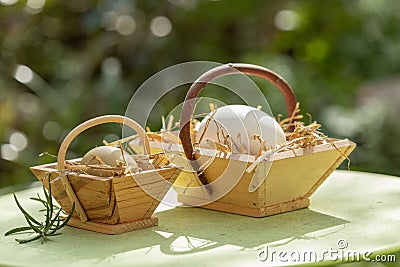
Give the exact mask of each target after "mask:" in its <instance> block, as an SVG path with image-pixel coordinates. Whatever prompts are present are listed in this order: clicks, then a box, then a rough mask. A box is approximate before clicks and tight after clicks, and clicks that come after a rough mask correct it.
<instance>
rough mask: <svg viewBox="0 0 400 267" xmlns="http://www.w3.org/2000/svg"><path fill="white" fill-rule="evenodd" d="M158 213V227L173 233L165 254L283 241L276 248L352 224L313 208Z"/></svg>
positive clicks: (193, 209)
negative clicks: (259, 213) (260, 214)
mask: <svg viewBox="0 0 400 267" xmlns="http://www.w3.org/2000/svg"><path fill="white" fill-rule="evenodd" d="M157 216H158V217H159V220H160V226H159V227H157V229H156V230H158V231H163V232H166V233H171V234H172V235H170V236H168V238H167V239H166V240H165V241H164V242H162V243H161V246H160V249H161V251H162V252H163V253H165V254H189V253H195V252H200V251H205V250H210V249H213V248H216V247H220V246H223V245H235V246H239V247H241V248H242V249H243V250H244V249H254V248H257V249H258V248H261V247H262V246H263V245H265V244H268V243H272V242H276V241H282V242H280V243H279V242H277V243H276V244H274V245H273V246H275V247H277V246H281V245H285V244H287V243H289V242H292V241H294V240H296V239H312V238H311V237H307V234H308V233H312V232H316V231H320V230H326V229H328V228H331V227H335V226H340V225H344V224H346V223H349V221H347V220H344V219H341V218H337V217H333V216H330V215H326V214H323V213H319V212H316V211H312V210H310V209H302V210H297V211H292V212H288V213H283V214H279V215H274V216H270V217H265V218H251V217H246V216H241V215H234V214H228V213H223V212H218V211H211V210H205V209H200V208H185V207H177V208H175V209H174V210H170V211H164V212H160V213H157ZM340 229H342V228H339V230H340ZM336 231H338V229H336V230H334V229H332V230H331V231H330V232H328V234H329V233H332V232H336ZM326 234H327V233H326V232H325V233H323V234H321V235H326ZM315 238H317V237H315Z"/></svg>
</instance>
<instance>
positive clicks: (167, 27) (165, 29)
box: [150, 16, 172, 37]
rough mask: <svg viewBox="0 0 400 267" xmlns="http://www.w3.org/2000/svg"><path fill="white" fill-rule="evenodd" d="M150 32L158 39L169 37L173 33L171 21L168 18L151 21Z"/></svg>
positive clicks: (162, 17)
mask: <svg viewBox="0 0 400 267" xmlns="http://www.w3.org/2000/svg"><path fill="white" fill-rule="evenodd" d="M150 30H151V33H152V34H154V35H155V36H157V37H164V36H167V35H168V34H169V33H170V32H171V31H172V24H171V21H170V20H169V19H168V18H167V17H164V16H157V17H155V18H153V20H152V21H151V24H150Z"/></svg>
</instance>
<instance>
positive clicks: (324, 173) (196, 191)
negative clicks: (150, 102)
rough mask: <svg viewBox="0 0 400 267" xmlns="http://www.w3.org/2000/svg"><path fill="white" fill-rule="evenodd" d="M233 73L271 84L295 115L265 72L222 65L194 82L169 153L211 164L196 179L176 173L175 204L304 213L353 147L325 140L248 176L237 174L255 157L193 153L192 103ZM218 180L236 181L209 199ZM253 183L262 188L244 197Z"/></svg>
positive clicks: (281, 84)
mask: <svg viewBox="0 0 400 267" xmlns="http://www.w3.org/2000/svg"><path fill="white" fill-rule="evenodd" d="M237 73H239V74H240V73H242V74H247V75H254V76H258V77H261V78H264V79H265V80H267V81H269V82H271V83H272V84H274V85H275V86H276V87H277V88H278V89H279V90H280V91H281V92H282V94H283V96H284V99H285V102H286V107H287V112H288V114H289V115H290V114H293V112H294V111H295V107H296V102H297V100H296V97H295V95H294V93H293V90H292V89H291V87H290V86H289V84H288V83H287V82H286V81H285V80H284V79H283V78H282V77H280V76H279V75H278V74H276V73H274V72H273V71H271V70H269V69H266V68H263V67H260V66H256V65H250V64H227V65H223V66H220V67H217V68H214V69H212V70H210V71H208V72H206V73H205V74H203V75H202V76H201V77H199V78H198V79H197V81H196V82H195V83H193V84H192V86H191V88H190V89H189V91H188V93H187V95H186V99H185V103H184V106H183V108H182V113H181V118H180V127H181V130H180V139H181V143H182V145H181V146H180V145H176V148H175V150H176V151H177V153H179V151H182V149H183V150H184V152H185V155H186V157H187V158H188V159H190V160H192V161H193V160H196V159H199V158H201V159H202V161H203V162H206V161H208V160H209V159H210V158H212V157H213V159H212V163H211V164H209V165H208V167H207V168H206V169H205V170H204V171H202V172H200V173H197V174H196V173H193V172H189V171H182V172H181V174H180V175H179V177H178V179H177V180H176V182H175V185H174V188H175V190H176V191H177V192H178V196H179V198H178V199H179V201H180V202H182V203H184V204H187V205H191V206H199V205H200V206H201V207H203V208H207V209H213V210H218V211H225V212H230V213H236V214H242V215H248V216H253V217H263V216H269V215H273V214H278V213H282V212H287V211H291V210H296V209H301V208H305V207H308V206H309V204H310V196H311V195H312V194H313V193H314V192H315V191H316V190H317V188H318V187H319V186H320V185H321V184H322V183H323V182H324V181H325V179H327V178H328V176H329V175H330V174H331V173H332V172H333V171H334V170H335V169H336V168H337V167H338V166H339V165H340V164H341V162H342V161H343V160H345V159H346V158H347V157H348V155H349V154H350V153H351V152H352V151H353V150H354V148H355V147H356V144H355V143H353V142H351V141H349V140H347V139H344V140H338V139H330V142H329V143H326V144H320V145H315V146H312V147H309V148H301V149H295V150H292V151H285V152H280V153H276V154H275V155H274V157H273V158H272V159H270V160H264V161H260V162H259V164H258V165H257V168H255V169H254V171H252V172H250V173H248V172H246V171H245V172H243V171H242V170H245V169H247V168H248V167H249V166H250V165H251V164H253V163H254V162H255V161H256V160H257V159H256V157H253V156H250V155H244V154H232V153H217V154H216V153H215V151H210V150H207V149H196V150H195V149H194V147H193V142H194V141H193V140H192V135H191V130H190V129H191V127H192V126H191V123H192V120H191V117H192V113H193V109H194V105H195V101H194V100H195V99H196V97H197V95H198V94H199V92H200V91H201V90H202V89H203V88H205V87H206V86H207V84H208V83H209V82H210V81H212V80H213V79H215V78H217V77H220V76H223V75H230V74H237ZM153 145H154V146H153ZM153 145H152V147H153V149H155V148H156V147H158V148H162V144H160V143H159V144H156V143H153ZM215 155H216V156H215ZM197 164H202V163H201V162H200V163H197ZM238 176H239V177H238ZM219 179H228V180H229V179H236V180H238V182H237V183H236V185H235V186H234V187H233V188H232V189H231V190H230V191H229V192H227V193H226V194H225V195H223V196H222V197H220V198H218V199H215V197H214V198H213V195H214V194H218V192H220V191H223V190H226V185H224V183H220V184H219V183H214V182H215V181H217V180H219ZM253 179H258V180H259V181H262V183H261V185H260V186H259V187H258V188H257V189H256V190H255V191H253V192H250V191H251V190H249V188H250V187H249V185H250V183H251V182H252V180H253ZM204 184H208V185H207V186H208V187H209V188H208V190H204V188H205V187H204V186H203V185H204ZM200 189H201V190H200ZM208 200H210V201H208Z"/></svg>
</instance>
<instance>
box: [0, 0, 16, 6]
mask: <svg viewBox="0 0 400 267" xmlns="http://www.w3.org/2000/svg"><path fill="white" fill-rule="evenodd" d="M17 2H18V0H0V4H2V5H3V6H12V5H15V4H16V3H17Z"/></svg>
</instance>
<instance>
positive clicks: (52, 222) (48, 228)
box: [44, 209, 61, 232]
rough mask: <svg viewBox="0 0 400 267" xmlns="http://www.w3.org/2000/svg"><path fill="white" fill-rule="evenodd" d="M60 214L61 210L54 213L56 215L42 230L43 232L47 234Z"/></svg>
mask: <svg viewBox="0 0 400 267" xmlns="http://www.w3.org/2000/svg"><path fill="white" fill-rule="evenodd" d="M60 213H61V209H59V210H58V212H57V213H56V215H55V216H54V218H53V219H52V220H51V221H50V223H49V224H47V225H46V227H45V228H44V231H45V232H47V231H49V230H50V229H51V228H52V227H53V226H54V223H55V222H56V221H57V220H58V218H59V217H60Z"/></svg>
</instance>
